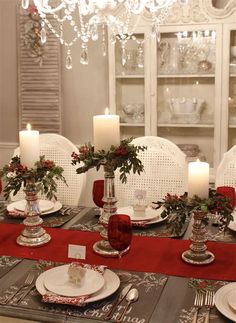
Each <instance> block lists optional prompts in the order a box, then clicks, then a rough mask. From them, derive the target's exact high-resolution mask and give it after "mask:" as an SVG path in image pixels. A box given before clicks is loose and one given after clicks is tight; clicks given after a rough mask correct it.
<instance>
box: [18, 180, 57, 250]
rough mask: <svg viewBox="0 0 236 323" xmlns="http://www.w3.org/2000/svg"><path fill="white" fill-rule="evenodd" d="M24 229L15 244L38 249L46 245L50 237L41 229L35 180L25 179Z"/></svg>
mask: <svg viewBox="0 0 236 323" xmlns="http://www.w3.org/2000/svg"><path fill="white" fill-rule="evenodd" d="M25 199H26V207H25V212H24V213H25V220H24V221H23V223H24V225H25V228H24V230H23V231H22V232H21V235H20V236H19V237H17V240H16V242H17V243H18V244H19V245H21V246H27V247H38V246H42V245H44V244H46V243H48V242H49V241H50V240H51V236H50V235H49V234H48V233H47V232H46V231H45V230H44V229H43V228H42V226H41V225H42V223H43V220H42V219H41V217H40V214H41V212H40V209H39V204H38V197H37V190H36V186H35V180H34V179H33V178H31V179H27V182H26V187H25Z"/></svg>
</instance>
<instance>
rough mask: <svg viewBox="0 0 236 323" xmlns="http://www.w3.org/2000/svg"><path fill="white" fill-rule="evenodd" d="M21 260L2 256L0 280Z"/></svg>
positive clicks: (0, 258)
mask: <svg viewBox="0 0 236 323" xmlns="http://www.w3.org/2000/svg"><path fill="white" fill-rule="evenodd" d="M21 261H22V259H19V258H16V257H11V256H2V257H0V278H2V277H3V276H4V275H6V274H7V273H8V272H9V271H10V270H11V269H12V268H14V267H15V266H16V265H18V264H19V263H20V262H21Z"/></svg>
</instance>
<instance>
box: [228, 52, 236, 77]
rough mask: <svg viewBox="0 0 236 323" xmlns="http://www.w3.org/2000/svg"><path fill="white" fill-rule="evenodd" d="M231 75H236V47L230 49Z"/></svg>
mask: <svg viewBox="0 0 236 323" xmlns="http://www.w3.org/2000/svg"><path fill="white" fill-rule="evenodd" d="M230 56H231V59H230V64H229V68H230V73H236V46H231V47H230Z"/></svg>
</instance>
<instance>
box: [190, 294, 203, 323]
mask: <svg viewBox="0 0 236 323" xmlns="http://www.w3.org/2000/svg"><path fill="white" fill-rule="evenodd" d="M202 306H203V293H201V292H199V291H197V292H196V295H195V299H194V307H195V312H194V315H193V320H192V323H197V316H198V310H199V309H200V308H201V307H202Z"/></svg>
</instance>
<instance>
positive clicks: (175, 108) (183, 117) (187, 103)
mask: <svg viewBox="0 0 236 323" xmlns="http://www.w3.org/2000/svg"><path fill="white" fill-rule="evenodd" d="M168 104H169V109H170V112H171V115H172V119H176V120H175V121H181V122H187V123H198V122H200V115H201V112H202V110H203V108H204V104H205V101H204V100H203V99H201V98H195V97H193V98H185V97H182V98H170V99H169V100H168Z"/></svg>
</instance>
